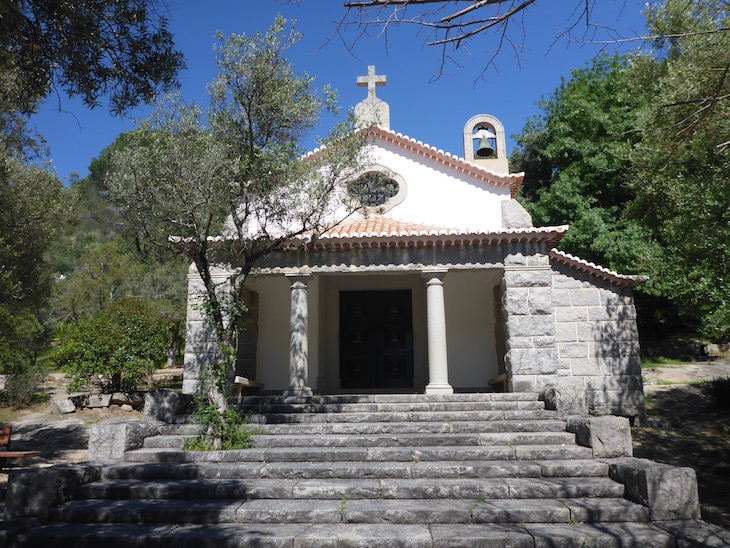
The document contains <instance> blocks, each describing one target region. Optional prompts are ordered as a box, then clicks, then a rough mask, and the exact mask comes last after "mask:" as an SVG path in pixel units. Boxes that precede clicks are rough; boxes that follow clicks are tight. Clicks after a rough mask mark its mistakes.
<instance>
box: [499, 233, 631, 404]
mask: <svg viewBox="0 0 730 548" xmlns="http://www.w3.org/2000/svg"><path fill="white" fill-rule="evenodd" d="M527 247H529V246H526V248H527ZM525 251H526V252H527V253H525V252H523V253H510V254H508V255H506V257H505V261H504V265H505V271H504V279H503V281H502V287H501V289H500V292H501V293H502V313H503V316H504V329H505V334H506V338H505V343H506V344H505V348H506V353H505V366H506V369H507V372H508V376H509V377H510V378H509V388H510V390H513V391H516V392H521V391H537V392H544V391H545V390H546V389H548V388H550V387H559V388H561V389H564V390H565V389H567V390H569V391H570V392H571V393H573V394H576V395H577V396H578V397H580V398H583V397H585V398H586V404H587V406H588V409H589V410H590V412H591V413H592V414H595V415H606V414H615V415H623V416H628V417H636V416H639V417H642V416H643V414H644V394H643V386H642V381H641V361H640V356H639V342H638V340H639V336H638V331H637V328H636V310H635V308H634V300H633V292H632V289H631V288H630V287H624V286H619V285H616V284H612V283H611V282H608V281H604V280H602V279H599V278H597V277H595V276H593V275H591V274H588V273H583V272H579V271H577V270H575V269H572V268H570V267H567V266H565V265H562V264H559V263H557V262H553V261H550V259H549V258H548V256H547V255H546V254H545V253H540V252H539V250H530V249H525Z"/></svg>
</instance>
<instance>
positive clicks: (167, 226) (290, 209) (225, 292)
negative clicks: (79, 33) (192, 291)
mask: <svg viewBox="0 0 730 548" xmlns="http://www.w3.org/2000/svg"><path fill="white" fill-rule="evenodd" d="M219 39H220V40H221V43H220V45H219V46H218V48H217V51H216V60H217V63H218V75H217V77H216V78H215V80H214V81H213V82H212V83H211V84H210V86H209V89H210V90H211V99H212V107H211V109H210V110H209V111H208V112H207V113H204V112H203V111H202V109H200V108H199V107H197V106H196V105H194V104H185V103H184V102H183V101H182V99H181V98H180V97H178V96H173V97H170V98H169V99H168V101H167V103H166V104H161V105H159V106H158V108H157V109H156V110H155V112H154V113H153V114H152V115H151V117H150V118H148V119H147V120H146V121H145V122H144V123H143V124H142V125H141V126H140V127H139V128H138V129H137V130H135V131H134V132H133V133H132V134H131V135H130V140H129V143H128V146H127V147H126V148H125V149H123V150H121V151H119V152H118V154H115V155H114V158H113V160H112V170H111V172H110V176H109V179H108V187H109V191H110V192H111V194H112V195H113V196H114V197H115V199H116V200H118V201H119V203H121V204H123V205H124V207H125V208H126V209H127V211H128V212H129V214H130V215H131V216H132V218H133V219H134V220H135V221H136V223H137V225H138V226H139V228H140V230H141V231H142V233H144V234H145V235H146V236H147V237H148V238H149V239H151V240H152V241H154V242H157V243H158V244H160V245H168V238H169V236H170V235H175V236H178V237H179V239H178V245H177V247H176V249H178V250H181V251H183V252H184V253H185V254H186V256H187V257H188V258H189V259H190V260H192V261H193V262H194V263H195V266H196V267H197V270H198V273H199V274H200V277H201V279H202V281H203V282H204V284H205V288H206V301H207V302H206V307H207V310H208V311H209V316H210V320H211V324H212V327H213V331H214V332H215V334H216V337H217V339H218V341H219V344H220V347H221V349H225V348H231V347H232V345H233V344H234V341H235V336H236V333H235V329H236V325H238V319H239V318H240V317H241V315H242V314H243V313H245V310H244V309H243V308H242V307H241V306H240V302H239V295H240V294H241V290H242V288H243V283H244V282H245V279H246V276H247V275H248V273H249V272H250V271H251V268H253V266H254V265H255V264H256V262H257V261H258V260H259V259H260V258H261V257H263V256H265V255H268V254H270V253H272V252H274V251H276V250H278V249H280V247H281V245H282V244H284V243H285V242H289V241H291V240H292V239H293V238H294V237H296V236H302V235H306V236H308V237H312V238H315V237H316V236H317V235H318V234H319V233H321V232H322V231H323V230H325V229H326V228H328V227H330V226H332V224H334V223H336V222H337V219H335V218H334V211H335V209H336V207H337V206H338V205H339V204H338V203H337V202H338V200H337V194H336V193H335V190H336V189H337V188H338V185H340V184H341V183H342V182H344V181H345V180H346V179H347V178H348V177H350V176H352V175H353V174H354V173H355V172H356V171H357V170H358V169H359V166H360V165H361V162H362V154H361V152H362V149H363V146H364V145H365V142H364V140H363V139H361V138H360V137H358V136H357V135H355V134H354V132H353V120H352V116H349V117H348V119H347V121H346V122H345V123H343V124H340V125H338V126H337V127H336V128H335V129H334V130H333V131H332V132H331V133H330V134H329V136H328V137H327V138H325V139H324V140H323V141H322V145H323V148H322V149H321V150H320V152H319V153H318V155H315V156H313V157H303V156H302V154H303V151H302V150H301V148H300V145H299V142H300V139H301V138H302V137H303V136H304V135H305V134H306V133H307V132H308V131H311V130H312V129H313V128H314V127H316V125H317V123H318V121H319V117H320V114H321V112H322V111H323V110H325V109H326V110H330V111H334V110H335V96H334V94H333V93H332V92H331V91H330V90H329V89H328V88H326V87H325V88H323V89H322V91H321V92H318V91H317V90H315V89H314V79H313V78H312V77H311V76H308V75H306V74H304V75H302V74H298V73H297V72H295V70H294V67H293V66H292V64H291V63H290V62H289V61H288V60H287V59H286V53H287V51H288V50H289V49H290V48H291V47H293V46H294V45H295V44H296V43H297V42H298V41H299V39H300V35H299V34H298V33H297V32H296V31H295V30H294V28H293V26H289V25H287V23H286V21H285V20H284V19H282V18H281V17H278V18H277V19H276V21H275V22H274V24H273V25H272V27H271V28H270V29H269V30H268V31H267V32H266V33H263V34H262V33H257V34H255V35H253V36H248V37H247V36H238V35H233V36H230V37H229V38H227V39H224V38H223V37H219ZM221 233H223V235H224V236H225V238H224V239H223V240H220V239H218V240H217V241H212V237H213V236H218V235H220V234H221ZM219 261H220V262H223V261H225V262H230V264H236V265H237V266H239V267H240V270H239V271H238V272H236V273H235V274H234V275H233V276H232V278H231V279H230V280H228V282H227V283H226V284H225V287H221V286H218V285H217V284H216V283H215V282H214V280H213V276H212V268H213V265H214V264H215V263H216V262H219ZM237 305H238V306H237ZM226 320H228V321H226ZM231 365H232V364H231V363H230V362H229V361H226V359H224V356H221V360H220V367H219V368H218V369H217V371H216V380H217V381H218V382H213V383H210V385H209V387H208V397H209V399H210V401H211V402H212V403H213V404H214V405H215V406H216V407H217V408H218V409H219V410H221V411H223V410H225V408H226V402H225V399H224V398H223V397H222V392H221V386H222V383H223V382H224V381H226V380H227V377H228V373H229V370H230V366H231Z"/></svg>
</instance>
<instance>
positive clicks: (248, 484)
mask: <svg viewBox="0 0 730 548" xmlns="http://www.w3.org/2000/svg"><path fill="white" fill-rule="evenodd" d="M419 493H420V494H419ZM624 494H625V488H624V485H623V484H621V483H618V482H615V481H613V480H611V479H609V478H588V479H587V478H491V479H455V480H453V479H452V480H447V481H434V480H432V479H387V478H386V479H354V480H338V479H320V480H317V479H240V480H217V479H198V480H156V481H155V480H107V481H98V482H94V483H90V484H86V485H84V486H81V487H80V488H79V491H78V492H77V496H76V498H77V499H78V500H81V499H105V500H114V499H117V500H119V499H133V500H134V499H161V498H162V499H168V500H191V499H193V498H194V499H215V500H226V499H242V498H243V499H248V500H252V499H281V498H285V499H290V500H294V499H306V500H335V499H336V500H339V499H341V498H343V497H344V498H347V499H349V500H354V499H356V498H357V499H383V500H398V499H423V500H443V499H457V500H462V499H475V498H480V497H483V498H485V499H560V498H596V499H598V498H607V497H608V498H623V497H624ZM421 495H422V496H421Z"/></svg>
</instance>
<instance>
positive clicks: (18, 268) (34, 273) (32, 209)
mask: <svg viewBox="0 0 730 548" xmlns="http://www.w3.org/2000/svg"><path fill="white" fill-rule="evenodd" d="M61 189H62V187H61V183H60V182H59V181H58V179H57V178H56V177H55V176H53V175H52V174H50V173H49V172H48V171H46V170H45V169H44V168H43V167H42V166H39V165H36V164H32V163H26V162H24V161H23V160H22V158H20V157H19V156H18V155H13V154H11V153H10V151H8V150H7V149H4V148H3V147H2V143H0V303H22V304H23V305H26V306H36V307H38V306H40V305H42V304H43V302H44V300H45V299H46V298H47V295H48V292H49V291H50V284H51V268H50V265H49V263H48V260H47V258H46V256H45V253H46V251H47V250H48V249H49V247H50V243H51V241H52V239H53V237H54V235H55V231H56V227H57V223H58V222H59V220H60V219H61V218H62V213H63V212H64V201H63V195H62V191H61Z"/></svg>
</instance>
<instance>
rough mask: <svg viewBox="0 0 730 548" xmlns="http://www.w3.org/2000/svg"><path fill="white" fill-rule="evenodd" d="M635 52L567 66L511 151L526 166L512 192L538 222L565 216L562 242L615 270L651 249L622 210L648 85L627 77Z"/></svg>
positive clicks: (636, 264)
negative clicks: (640, 85) (644, 87)
mask: <svg viewBox="0 0 730 548" xmlns="http://www.w3.org/2000/svg"><path fill="white" fill-rule="evenodd" d="M633 60H634V56H629V57H621V56H612V57H609V56H607V55H603V56H600V57H598V58H597V59H595V60H594V61H593V62H592V63H591V64H589V65H588V66H587V67H584V68H582V69H577V70H573V71H572V73H571V78H570V80H568V81H563V82H562V84H561V85H560V87H559V88H558V89H556V90H555V92H554V93H553V94H552V95H551V96H550V97H548V98H547V99H544V100H543V101H542V102H541V103H540V106H541V107H542V110H543V114H542V115H541V116H540V117H538V118H536V119H533V120H530V121H529V122H528V124H527V125H526V126H525V128H524V129H523V131H522V133H521V134H520V135H517V136H516V141H517V147H516V148H515V150H514V151H513V153H512V157H511V168H512V169H514V170H517V171H523V170H524V171H525V180H524V183H523V185H522V188H521V189H520V193H519V195H518V197H519V198H520V199H521V200H522V201H523V203H524V204H525V207H526V208H527V209H528V211H530V213H531V214H532V215H533V218H534V220H535V222H536V223H537V224H541V225H555V224H565V223H567V224H570V226H571V230H570V231H569V232H568V234H567V236H566V237H565V238H564V239H563V240H562V241H561V244H560V247H561V249H563V250H565V251H567V252H569V253H573V254H575V255H578V256H580V257H583V258H585V259H588V260H591V261H595V262H600V263H602V264H606V265H607V266H609V267H610V268H613V269H616V270H619V271H627V270H628V271H637V270H638V271H644V270H646V268H645V265H644V264H643V261H644V260H645V259H647V258H649V257H652V256H653V255H654V254H655V253H656V250H655V249H654V248H653V246H652V245H651V241H650V239H649V237H648V233H647V231H646V230H644V229H643V228H642V227H641V226H640V225H639V224H638V223H636V221H634V220H632V219H630V218H627V217H626V216H625V214H624V213H625V211H624V210H625V208H626V206H627V204H628V203H629V202H630V201H631V200H632V199H633V197H634V194H633V191H632V190H631V189H630V186H629V181H630V180H631V169H630V168H631V164H630V154H631V151H632V150H633V148H634V146H635V145H636V143H637V141H638V139H639V133H638V132H637V131H636V129H635V124H636V119H637V117H638V113H639V112H641V110H642V109H643V108H645V107H646V105H647V104H648V103H649V102H650V101H651V99H652V95H651V93H647V92H645V91H642V90H641V89H637V88H635V87H634V86H633V85H632V81H631V78H632V76H631V71H630V67H631V64H632V62H633Z"/></svg>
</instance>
